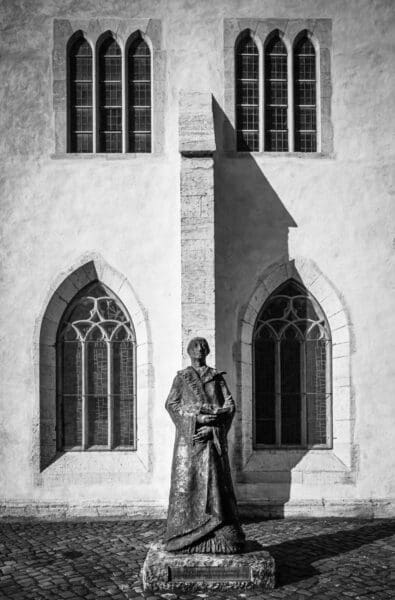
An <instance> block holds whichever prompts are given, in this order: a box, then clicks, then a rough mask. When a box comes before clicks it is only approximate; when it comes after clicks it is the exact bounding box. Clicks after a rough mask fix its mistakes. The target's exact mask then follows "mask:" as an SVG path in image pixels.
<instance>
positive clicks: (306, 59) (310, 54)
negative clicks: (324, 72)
mask: <svg viewBox="0 0 395 600" xmlns="http://www.w3.org/2000/svg"><path fill="white" fill-rule="evenodd" d="M294 104H295V150H296V151H297V152H316V150H317V100H316V64H315V50H314V46H313V44H312V43H311V41H310V40H309V38H308V37H307V35H305V36H303V37H301V38H300V39H299V41H298V42H297V43H296V45H295V48H294Z"/></svg>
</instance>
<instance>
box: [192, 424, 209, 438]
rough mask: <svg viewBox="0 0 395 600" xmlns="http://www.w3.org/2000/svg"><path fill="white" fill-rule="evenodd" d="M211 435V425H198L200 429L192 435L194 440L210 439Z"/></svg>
mask: <svg viewBox="0 0 395 600" xmlns="http://www.w3.org/2000/svg"><path fill="white" fill-rule="evenodd" d="M212 437H213V430H212V429H211V427H208V426H205V427H200V429H198V431H197V432H196V433H195V435H194V436H193V441H194V442H207V441H208V440H211V439H212Z"/></svg>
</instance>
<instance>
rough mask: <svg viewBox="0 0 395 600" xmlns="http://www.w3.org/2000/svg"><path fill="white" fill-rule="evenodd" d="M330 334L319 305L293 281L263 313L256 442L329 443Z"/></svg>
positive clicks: (258, 330)
mask: <svg viewBox="0 0 395 600" xmlns="http://www.w3.org/2000/svg"><path fill="white" fill-rule="evenodd" d="M330 345H331V342H330V332H329V327H328V325H327V322H326V319H325V316H324V314H323V312H322V310H321V308H320V307H319V305H318V304H317V303H316V302H315V301H313V300H312V298H311V297H310V296H309V295H308V293H307V291H306V290H305V288H304V287H303V286H302V285H300V284H298V283H296V282H295V281H294V280H289V281H288V282H286V283H285V284H283V285H282V286H280V288H278V290H276V291H275V292H274V293H273V294H272V295H271V296H270V297H269V299H268V300H267V301H266V302H265V304H264V306H263V307H262V310H261V311H260V313H259V315H258V318H257V321H256V324H255V330H254V338H253V348H254V400H255V444H256V445H257V446H260V445H265V446H303V447H306V446H316V445H326V444H327V443H328V414H329V407H330V403H331V389H330V385H331V384H330V377H329V373H328V371H329V368H330V364H329V361H328V357H330V349H331V348H330Z"/></svg>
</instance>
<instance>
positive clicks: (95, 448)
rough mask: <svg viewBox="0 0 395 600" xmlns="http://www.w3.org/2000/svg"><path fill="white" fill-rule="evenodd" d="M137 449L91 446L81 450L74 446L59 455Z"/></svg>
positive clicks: (61, 451) (131, 447)
mask: <svg viewBox="0 0 395 600" xmlns="http://www.w3.org/2000/svg"><path fill="white" fill-rule="evenodd" d="M136 450H137V448H135V447H133V446H117V447H116V448H107V446H91V447H90V448H81V446H73V447H71V448H64V449H63V450H59V453H58V455H59V456H60V455H62V454H65V453H67V452H136Z"/></svg>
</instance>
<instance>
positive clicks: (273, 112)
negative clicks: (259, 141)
mask: <svg viewBox="0 0 395 600" xmlns="http://www.w3.org/2000/svg"><path fill="white" fill-rule="evenodd" d="M287 58H288V57H287V49H286V47H285V45H284V42H283V41H282V40H281V39H280V37H279V35H278V34H275V35H273V36H272V37H271V38H270V39H269V41H268V43H267V44H266V48H265V150H269V151H272V152H286V151H287V150H288V114H287V111H288V71H287V69H288V67H287Z"/></svg>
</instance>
